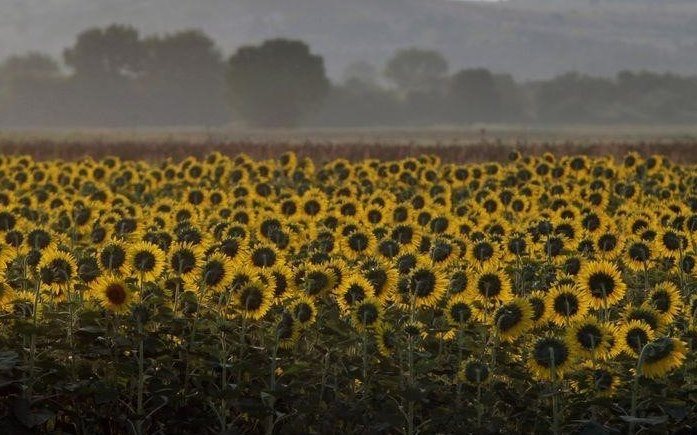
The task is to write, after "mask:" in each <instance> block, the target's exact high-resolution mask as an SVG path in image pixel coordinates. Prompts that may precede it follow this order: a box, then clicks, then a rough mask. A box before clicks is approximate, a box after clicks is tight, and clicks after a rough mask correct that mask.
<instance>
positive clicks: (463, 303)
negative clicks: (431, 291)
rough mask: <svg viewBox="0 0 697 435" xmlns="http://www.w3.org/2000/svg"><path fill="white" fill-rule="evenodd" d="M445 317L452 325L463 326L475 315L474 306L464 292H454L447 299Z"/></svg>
mask: <svg viewBox="0 0 697 435" xmlns="http://www.w3.org/2000/svg"><path fill="white" fill-rule="evenodd" d="M445 317H446V318H447V319H448V322H449V323H450V324H451V325H453V326H459V327H464V326H465V325H467V324H468V323H469V322H471V321H472V320H473V319H474V317H475V308H474V307H473V306H472V304H471V302H470V301H469V300H468V299H467V298H466V297H465V295H464V294H462V293H460V294H456V295H454V296H451V297H450V299H448V303H447V304H446V306H445Z"/></svg>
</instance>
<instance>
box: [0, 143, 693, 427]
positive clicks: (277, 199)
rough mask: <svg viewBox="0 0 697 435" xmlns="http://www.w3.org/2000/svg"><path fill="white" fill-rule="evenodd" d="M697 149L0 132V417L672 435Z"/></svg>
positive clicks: (682, 400) (26, 421)
mask: <svg viewBox="0 0 697 435" xmlns="http://www.w3.org/2000/svg"><path fill="white" fill-rule="evenodd" d="M696 265H697V167H693V166H687V165H680V164H674V163H671V162H670V161H668V160H667V159H666V158H663V157H661V156H651V157H642V156H640V155H638V154H636V153H632V154H628V155H627V156H626V157H625V158H623V159H621V160H616V159H613V158H611V157H597V158H591V157H588V156H566V157H555V156H553V155H552V154H544V155H541V156H522V155H520V154H519V153H517V152H514V153H512V154H511V155H510V156H509V158H508V159H507V160H506V162H505V163H496V162H491V163H476V164H475V163H472V164H452V163H444V162H441V161H440V160H439V159H438V158H436V157H433V156H423V157H419V158H406V159H403V160H399V161H380V160H375V159H366V160H360V161H355V162H349V161H348V160H344V159H337V160H332V161H328V162H322V163H321V164H320V163H319V162H318V163H315V162H313V161H312V160H311V159H309V158H298V157H297V156H296V155H295V154H293V153H290V152H287V153H284V154H281V155H279V157H278V158H277V159H273V160H260V161H255V160H253V159H251V158H250V157H248V156H246V155H238V156H234V157H228V156H224V155H222V154H219V153H213V154H210V155H208V156H206V157H205V158H203V159H196V158H193V157H191V158H187V159H185V160H183V161H177V162H175V161H170V160H164V161H159V162H146V161H132V160H121V159H119V158H104V159H101V160H98V161H96V160H93V159H90V158H83V159H80V160H74V161H61V160H51V161H37V160H33V159H31V158H29V157H24V156H0V433H3V434H25V433H27V434H28V433H56V434H58V433H60V434H146V433H147V434H190V433H191V434H205V433H228V434H236V433H249V434H254V433H265V434H272V433H276V434H285V433H289V434H296V433H297V434H300V433H317V434H320V433H321V434H331V433H337V434H353V433H360V434H373V433H385V434H399V433H403V434H408V435H412V434H417V433H422V434H425V433H440V434H459V433H477V434H480V433H555V434H558V433H586V434H603V433H631V434H634V433H692V431H695V430H697V383H696V382H695V381H696V380H697V361H695V354H696V351H695V349H697V322H696V318H695V317H696V315H697V291H696V289H697V279H696V275H697V267H696Z"/></svg>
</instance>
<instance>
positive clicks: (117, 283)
mask: <svg viewBox="0 0 697 435" xmlns="http://www.w3.org/2000/svg"><path fill="white" fill-rule="evenodd" d="M89 293H90V295H91V296H92V297H93V298H95V299H97V300H98V301H99V303H100V304H101V306H102V307H103V308H105V309H107V310H109V311H113V312H115V313H125V312H126V311H128V309H129V307H130V305H131V302H132V300H133V291H132V290H131V289H130V287H129V286H128V285H127V284H126V282H125V281H124V280H123V278H120V277H118V276H116V275H113V274H108V275H104V276H102V277H100V278H98V279H97V280H96V281H95V282H94V283H93V284H92V285H91V286H90V290H89Z"/></svg>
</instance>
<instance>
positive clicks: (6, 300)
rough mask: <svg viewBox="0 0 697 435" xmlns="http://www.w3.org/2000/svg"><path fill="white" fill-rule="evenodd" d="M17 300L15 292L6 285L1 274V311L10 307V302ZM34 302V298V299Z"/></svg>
mask: <svg viewBox="0 0 697 435" xmlns="http://www.w3.org/2000/svg"><path fill="white" fill-rule="evenodd" d="M14 298H15V292H14V290H13V289H12V287H10V286H9V285H8V284H6V283H5V277H4V276H2V275H1V274H0V311H3V310H4V309H6V308H7V307H9V305H10V302H12V300H13V299H14ZM32 301H33V298H32Z"/></svg>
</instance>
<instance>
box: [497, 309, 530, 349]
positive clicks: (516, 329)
mask: <svg viewBox="0 0 697 435" xmlns="http://www.w3.org/2000/svg"><path fill="white" fill-rule="evenodd" d="M532 316H533V311H532V306H531V305H530V303H529V302H528V301H527V300H526V299H522V298H515V299H513V300H511V301H510V302H507V303H506V304H504V305H501V306H500V307H499V308H498V309H497V310H496V311H495V312H494V317H493V319H492V323H493V326H494V330H495V331H496V333H497V335H498V337H499V338H500V339H501V340H503V341H508V342H511V341H514V340H515V339H516V338H518V337H520V336H521V335H522V334H523V333H525V331H527V330H528V329H530V328H531V327H532V325H533V322H532Z"/></svg>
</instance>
